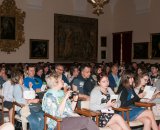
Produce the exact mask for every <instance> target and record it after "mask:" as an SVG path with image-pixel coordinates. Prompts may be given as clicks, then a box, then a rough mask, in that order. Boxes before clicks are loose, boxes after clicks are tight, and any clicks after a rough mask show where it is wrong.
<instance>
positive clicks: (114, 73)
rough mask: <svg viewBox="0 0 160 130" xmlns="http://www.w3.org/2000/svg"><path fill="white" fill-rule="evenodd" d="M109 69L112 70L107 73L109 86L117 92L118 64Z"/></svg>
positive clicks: (118, 80)
mask: <svg viewBox="0 0 160 130" xmlns="http://www.w3.org/2000/svg"><path fill="white" fill-rule="evenodd" d="M111 71H112V72H111V73H110V74H109V75H108V79H109V87H111V89H112V90H113V91H114V92H117V89H118V87H119V83H120V76H119V74H118V66H117V65H113V66H112V68H111Z"/></svg>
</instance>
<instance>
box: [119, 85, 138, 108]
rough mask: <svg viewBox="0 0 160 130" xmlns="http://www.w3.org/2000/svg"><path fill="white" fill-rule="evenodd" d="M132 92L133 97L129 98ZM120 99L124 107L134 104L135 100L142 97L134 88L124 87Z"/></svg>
mask: <svg viewBox="0 0 160 130" xmlns="http://www.w3.org/2000/svg"><path fill="white" fill-rule="evenodd" d="M130 93H131V94H132V96H133V97H132V98H131V99H128V96H129V94H130ZM120 101H121V106H122V107H128V106H131V105H134V103H135V102H138V101H140V98H139V97H138V95H137V94H136V93H135V91H134V89H133V88H129V89H127V88H125V87H123V90H122V92H121V96H120Z"/></svg>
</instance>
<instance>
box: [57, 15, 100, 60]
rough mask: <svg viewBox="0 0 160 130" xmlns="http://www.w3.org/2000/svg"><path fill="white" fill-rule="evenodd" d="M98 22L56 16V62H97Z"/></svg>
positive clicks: (74, 17) (84, 18)
mask: <svg viewBox="0 0 160 130" xmlns="http://www.w3.org/2000/svg"><path fill="white" fill-rule="evenodd" d="M97 41H98V20H97V19H94V18H86V17H78V16H70V15H62V14H54V60H55V62H74V61H77V62H96V61H97V50H98V44H97V43H98V42H97Z"/></svg>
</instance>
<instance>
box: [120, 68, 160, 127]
mask: <svg viewBox="0 0 160 130" xmlns="http://www.w3.org/2000/svg"><path fill="white" fill-rule="evenodd" d="M133 83H134V78H133V74H132V73H131V72H129V71H126V72H125V73H124V74H123V75H122V77H121V86H122V88H123V89H122V92H121V96H120V101H121V106H122V107H131V108H132V109H131V111H130V115H129V116H130V117H129V118H130V120H131V121H133V120H139V121H141V122H143V124H144V127H143V130H151V129H153V130H158V126H157V124H156V121H155V119H154V116H153V113H152V111H151V110H146V109H145V108H141V107H136V106H135V105H134V104H135V102H138V101H140V98H141V97H139V96H138V95H137V94H136V93H135V91H134V89H133Z"/></svg>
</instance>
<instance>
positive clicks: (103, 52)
mask: <svg viewBox="0 0 160 130" xmlns="http://www.w3.org/2000/svg"><path fill="white" fill-rule="evenodd" d="M101 59H103V60H104V59H106V51H105V50H102V51H101Z"/></svg>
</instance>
